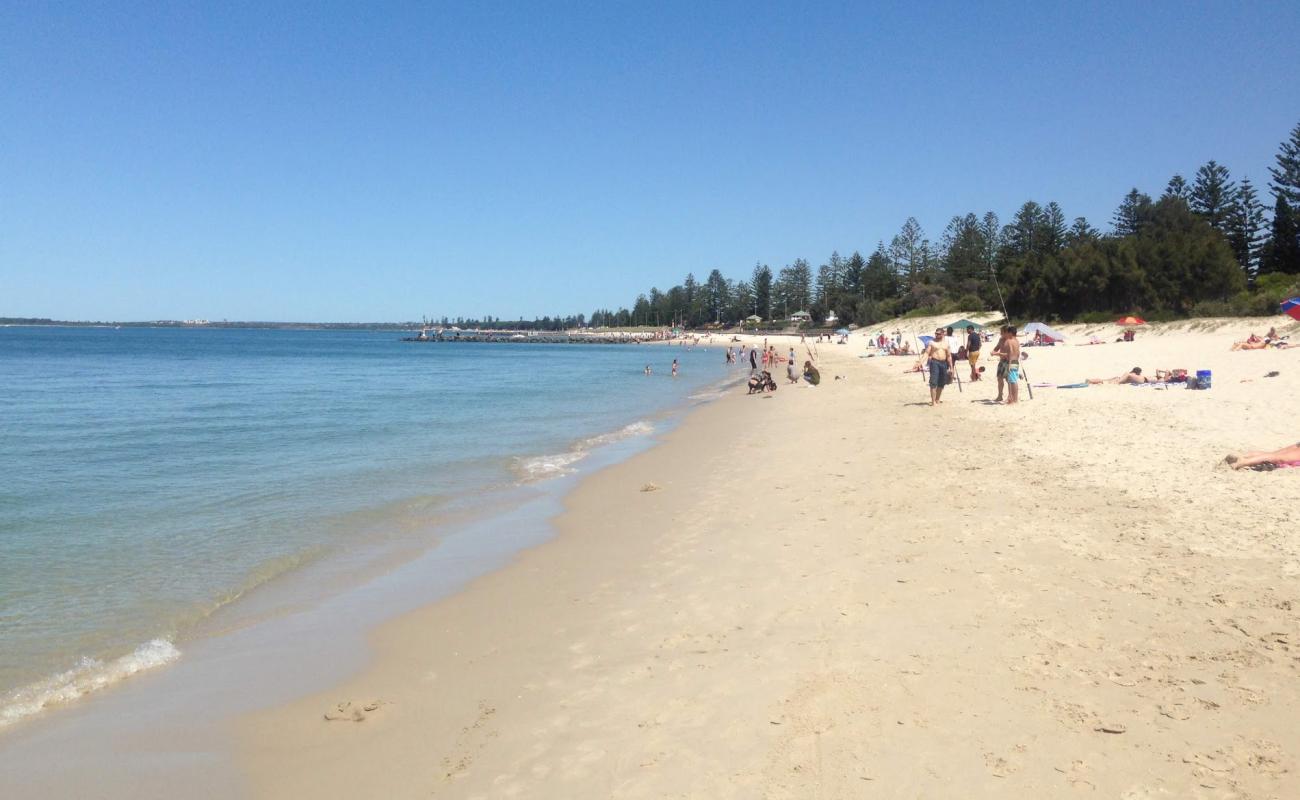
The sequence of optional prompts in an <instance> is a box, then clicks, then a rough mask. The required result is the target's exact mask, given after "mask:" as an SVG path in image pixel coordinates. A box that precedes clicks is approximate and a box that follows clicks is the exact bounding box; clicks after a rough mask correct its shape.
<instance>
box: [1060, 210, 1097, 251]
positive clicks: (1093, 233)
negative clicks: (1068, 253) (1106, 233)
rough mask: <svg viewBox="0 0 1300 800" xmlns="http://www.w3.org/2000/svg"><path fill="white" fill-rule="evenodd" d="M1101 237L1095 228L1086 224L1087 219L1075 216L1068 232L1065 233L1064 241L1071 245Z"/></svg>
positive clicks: (1093, 240)
mask: <svg viewBox="0 0 1300 800" xmlns="http://www.w3.org/2000/svg"><path fill="white" fill-rule="evenodd" d="M1099 238H1101V234H1099V233H1098V232H1097V229H1096V228H1094V227H1092V226H1091V225H1089V224H1088V220H1087V219H1085V218H1083V217H1075V218H1074V224H1073V225H1071V226H1070V232H1069V233H1068V234H1067V235H1066V241H1068V242H1069V244H1070V245H1071V246H1073V245H1076V244H1082V243H1083V242H1095V241H1097V240H1098V239H1099Z"/></svg>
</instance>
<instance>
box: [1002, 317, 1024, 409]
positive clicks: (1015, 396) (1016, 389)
mask: <svg viewBox="0 0 1300 800" xmlns="http://www.w3.org/2000/svg"><path fill="white" fill-rule="evenodd" d="M1006 348H1007V405H1011V404H1012V403H1019V402H1020V381H1021V380H1022V379H1023V376H1021V374H1020V339H1018V338H1016V326H1015V325H1008V326H1007V341H1006Z"/></svg>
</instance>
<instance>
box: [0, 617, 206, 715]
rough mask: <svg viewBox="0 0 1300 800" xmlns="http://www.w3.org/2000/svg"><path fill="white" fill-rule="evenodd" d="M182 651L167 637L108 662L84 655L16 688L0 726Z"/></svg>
mask: <svg viewBox="0 0 1300 800" xmlns="http://www.w3.org/2000/svg"><path fill="white" fill-rule="evenodd" d="M180 656H181V651H179V650H177V649H176V646H175V645H174V644H172V643H171V642H169V641H168V640H166V639H154V640H152V641H149V642H145V643H144V644H142V645H140V646H139V647H137V648H136V649H135V650H134V651H132V652H130V653H127V654H126V655H124V656H121V657H120V658H117V659H114V660H112V661H109V662H107V663H105V662H103V661H100V660H98V659H95V658H83V659H81V661H80V662H79V663H78V664H77V666H75V667H73V668H72V669H70V670H68V671H66V672H60V673H59V674H57V675H54V676H52V677H49V678H46V679H44V680H41V681H37V682H36V683H32V684H29V685H27V686H23V687H20V688H18V689H15V690H14V691H13V692H10V693H9V695H8V696H6V697H5V698H4V700H3V701H2V702H0V728H3V727H5V726H6V725H11V724H13V723H15V722H17V721H18V720H20V719H23V718H24V717H30V716H32V715H33V714H39V713H40V712H41V711H43V710H44V709H46V708H49V707H51V706H58V705H63V704H64V703H70V702H72V701H73V700H76V699H77V698H78V697H81V696H83V695H86V694H90V693H91V692H95V691H98V690H100V689H103V688H104V687H106V686H111V685H113V684H115V683H117V682H118V681H121V680H125V679H126V678H129V677H131V676H132V675H135V674H137V673H140V672H144V671H146V670H150V669H153V668H154V667H161V666H163V665H164V664H170V663H171V662H173V661H175V660H176V659H178V658H180Z"/></svg>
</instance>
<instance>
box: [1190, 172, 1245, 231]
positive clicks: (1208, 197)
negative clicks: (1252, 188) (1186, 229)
mask: <svg viewBox="0 0 1300 800" xmlns="http://www.w3.org/2000/svg"><path fill="white" fill-rule="evenodd" d="M1236 191H1237V189H1236V187H1235V186H1234V185H1233V183H1232V181H1231V180H1230V179H1229V176H1228V168H1227V167H1225V166H1223V165H1222V164H1219V163H1216V162H1215V161H1214V160H1213V159H1211V160H1210V161H1208V162H1207V163H1206V164H1205V165H1204V166H1202V167H1201V168H1200V169H1198V170H1197V171H1196V182H1195V183H1194V184H1192V197H1191V201H1190V205H1191V207H1192V211H1195V212H1196V213H1197V214H1198V215H1200V217H1201V218H1202V219H1204V220H1205V221H1206V222H1208V223H1210V227H1212V228H1214V229H1215V230H1216V231H1219V232H1223V231H1224V229H1225V228H1226V227H1227V221H1228V211H1229V209H1230V207H1231V205H1232V199H1233V197H1234V196H1235V195H1236Z"/></svg>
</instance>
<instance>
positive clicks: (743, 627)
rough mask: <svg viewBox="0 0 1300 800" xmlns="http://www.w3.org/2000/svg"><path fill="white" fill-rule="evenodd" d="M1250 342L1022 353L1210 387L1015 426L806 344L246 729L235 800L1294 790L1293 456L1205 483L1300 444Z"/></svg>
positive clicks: (893, 363) (971, 404)
mask: <svg viewBox="0 0 1300 800" xmlns="http://www.w3.org/2000/svg"><path fill="white" fill-rule="evenodd" d="M1266 322H1267V321H1266ZM1278 322H1280V321H1278ZM909 324H910V325H912V326H913V327H915V328H916V330H917V331H918V332H921V331H925V329H926V328H927V327H929V328H931V329H932V328H933V325H934V324H935V320H919V321H909ZM1249 325H1251V323H1248V322H1240V321H1238V322H1224V323H1223V324H1220V325H1217V326H1214V325H1208V326H1203V327H1201V328H1198V329H1195V330H1193V329H1192V326H1190V325H1187V324H1184V325H1183V326H1168V327H1163V326H1155V327H1153V329H1152V330H1150V331H1142V332H1141V333H1140V334H1139V337H1138V340H1137V341H1136V342H1134V343H1132V344H1116V343H1114V342H1111V343H1109V344H1106V345H1100V346H1075V345H1074V343H1073V342H1067V343H1066V344H1064V345H1061V346H1057V347H1051V348H1037V349H1033V350H1031V351H1030V357H1029V358H1028V359H1027V360H1026V361H1025V368H1026V371H1027V372H1028V375H1029V376H1030V378H1031V380H1032V381H1033V382H1050V383H1068V382H1075V381H1081V380H1083V379H1085V378H1087V377H1109V376H1112V375H1117V374H1120V373H1122V372H1124V371H1126V370H1127V369H1128V368H1129V367H1132V366H1134V365H1140V366H1143V367H1144V368H1145V369H1146V370H1147V371H1150V372H1154V370H1155V369H1156V368H1157V367H1159V368H1166V367H1181V368H1187V369H1189V370H1191V371H1193V372H1195V370H1197V369H1212V370H1213V373H1214V381H1215V382H1214V387H1213V389H1211V390H1210V391H1206V392H1197V391H1187V390H1184V389H1181V388H1180V389H1171V390H1163V389H1155V388H1150V387H1143V388H1135V387H1128V386H1092V387H1089V388H1087V389H1078V390H1066V389H1056V388H1048V387H1042V388H1037V389H1035V390H1034V392H1035V398H1034V399H1033V400H1032V401H1030V400H1028V397H1027V393H1025V394H1024V395H1022V399H1023V400H1024V402H1022V403H1021V404H1020V405H1019V406H1004V405H995V404H992V403H991V400H992V398H993V396H994V393H995V389H994V387H993V381H991V380H985V381H982V382H981V383H979V384H970V383H963V385H962V386H961V387H960V388H959V387H957V386H955V385H954V386H953V387H951V388H950V389H949V390H947V392H946V393H945V397H944V399H945V402H944V404H943V405H942V406H940V407H937V408H931V407H930V406H929V405H928V402H927V396H926V389H925V386H924V385H923V383H922V381H921V379H920V376H918V375H917V374H915V373H907V372H905V370H906V369H907V368H908V367H910V366H911V365H912V363H913V359H909V358H886V357H872V358H865V357H864V356H866V355H867V354H868V353H869V352H870V351H869V349H868V347H867V346H866V337H865V335H864V333H873V332H874V330H873V331H867V332H863V333H855V335H854V336H852V337H850V340H849V343H848V344H845V345H828V344H825V343H822V344H821V345H819V346H818V347H817V355H818V360H819V364H820V367H821V373H822V377H823V381H822V384H821V385H820V386H818V387H815V388H814V387H808V386H804V385H799V386H786V385H784V380H783V374H784V371H783V370H781V374H780V375H778V379H779V380H781V382H782V384H783V385H782V387H781V389H780V390H778V391H777V392H776V393H775V394H773V395H770V396H752V397H751V396H746V395H745V394H744V391H743V389H742V390H740V391H739V392H738V393H734V394H731V395H728V396H727V397H724V398H723V399H721V400H719V401H716V402H713V403H710V404H707V405H706V406H703V407H702V408H700V409H699V410H697V411H695V412H693V413H692V414H691V415H690V416H689V417H688V418H687V419H686V420H685V422H683V424H682V425H681V426H680V427H679V428H677V429H676V430H674V431H672V432H671V433H669V434H668V435H667V436H666V437H665V441H663V442H662V443H661V444H659V445H658V446H656V447H654V448H652V449H651V450H649V451H647V452H645V453H643V454H640V455H638V456H636V457H634V458H632V459H631V460H629V461H627V462H624V463H622V464H619V465H616V466H613V467H610V468H607V469H605V470H602V471H600V472H598V473H596V474H595V475H593V476H591V477H589V478H588V479H586V480H585V481H583V482H582V483H581V485H580V486H579V487H578V488H577V489H576V490H575V491H574V492H573V494H572V495H570V497H569V498H568V499H567V501H566V508H567V510H566V512H565V513H564V514H563V516H561V517H560V518H559V519H558V520H557V523H556V524H557V528H558V535H557V537H556V538H555V539H554V540H552V541H550V542H548V543H546V544H544V545H542V546H539V547H536V548H534V549H532V550H529V551H527V552H525V553H523V554H521V555H520V556H519V557H518V558H517V559H516V560H515V561H514V562H513V563H512V564H511V565H510V566H508V567H506V568H505V569H502V570H500V571H497V572H495V573H492V574H489V575H486V576H484V577H482V578H480V579H478V580H476V581H475V582H473V584H471V585H470V586H469V588H467V589H466V590H464V591H462V592H460V593H458V594H456V595H454V596H452V597H450V598H448V599H446V600H444V601H441V602H439V603H437V604H434V605H432V606H428V607H426V608H423V609H420V610H418V611H416V612H414V613H411V614H408V615H406V616H404V617H401V618H399V619H396V620H394V621H392V622H390V623H388V624H386V625H385V626H383V627H381V628H380V629H378V630H377V631H375V632H374V634H373V636H372V638H371V644H372V646H373V650H374V657H373V659H372V662H371V664H370V666H369V667H368V668H367V669H366V670H365V671H363V672H362V673H361V674H359V675H357V676H356V677H355V678H353V679H351V680H350V681H348V682H347V683H346V684H344V685H342V686H338V687H336V688H334V689H332V690H330V691H328V692H325V693H321V694H316V695H312V696H308V697H304V698H301V699H299V700H297V701H295V702H293V703H290V704H289V705H286V706H283V707H279V708H275V709H271V710H269V711H265V712H262V713H259V714H257V715H255V716H252V717H248V718H245V719H243V720H242V722H241V724H240V726H239V731H238V736H239V742H240V750H239V757H240V761H241V764H242V765H243V768H244V769H246V771H247V773H248V776H249V779H250V785H251V786H252V787H253V789H254V790H255V792H256V793H257V795H258V796H261V797H268V798H308V797H311V798H333V797H340V798H341V797H358V796H361V797H395V798H405V797H411V798H415V797H425V798H427V797H438V798H502V797H529V798H542V797H554V798H665V797H674V798H728V797H735V798H755V797H761V798H805V797H807V798H812V797H818V798H849V797H868V796H870V797H953V796H962V797H976V798H980V797H988V798H993V797H998V798H1003V797H1076V796H1088V795H1092V796H1099V797H1117V798H1118V797H1122V798H1157V797H1180V798H1273V797H1278V798H1281V797H1296V796H1300V775H1298V774H1297V769H1298V768H1300V764H1298V762H1297V757H1298V756H1300V725H1297V724H1296V721H1297V720H1300V680H1298V679H1300V535H1298V528H1300V526H1297V524H1296V523H1295V520H1294V517H1293V510H1294V509H1295V508H1296V507H1297V505H1298V504H1297V501H1300V470H1290V469H1283V470H1277V471H1274V472H1270V473H1256V472H1250V471H1241V472H1234V471H1231V470H1227V469H1225V468H1223V467H1222V466H1216V464H1217V463H1218V462H1219V461H1220V460H1221V459H1222V457H1223V455H1224V454H1225V453H1227V452H1229V451H1234V450H1241V449H1256V448H1268V449H1272V448H1275V447H1279V446H1282V445H1284V444H1290V443H1294V442H1295V441H1297V440H1300V431H1297V429H1296V419H1297V411H1300V403H1298V402H1297V399H1296V398H1297V396H1298V395H1297V392H1298V391H1300V349H1297V350H1294V351H1290V352H1287V351H1270V352H1242V353H1230V352H1228V346H1229V345H1230V343H1231V341H1232V340H1233V339H1234V338H1240V336H1241V335H1242V334H1241V332H1242V331H1243V330H1244V329H1245V328H1246V327H1247V326H1249ZM884 327H885V328H887V329H890V330H892V328H889V326H888V325H886V326H884ZM1254 327H1255V328H1260V325H1259V323H1258V322H1255V323H1254ZM1293 329H1294V326H1293V327H1292V330H1293ZM1087 330H1089V329H1086V328H1083V327H1082V326H1080V327H1078V328H1071V329H1068V330H1067V334H1068V335H1070V336H1071V338H1072V339H1074V338H1076V337H1080V336H1082V340H1083V341H1086V331H1087ZM1098 330H1100V329H1098ZM1261 330H1262V329H1261ZM1105 333H1106V334H1107V335H1108V336H1110V337H1111V338H1113V334H1114V333H1115V329H1114V328H1113V327H1111V328H1109V329H1106V330H1105ZM716 341H718V342H720V341H721V339H718V340H716ZM789 341H791V340H789V339H784V340H783V339H780V338H777V337H772V343H773V344H777V346H778V349H779V351H781V352H785V351H786V349H787V348H788V342H789ZM804 347H805V346H804V345H800V346H799V350H800V357H801V358H802V357H803V356H804ZM719 357H721V355H719ZM958 369H959V370H961V371H962V378H963V380H964V381H965V379H966V378H967V377H968V376H967V374H966V372H965V369H966V366H965V365H964V364H959V366H958ZM1270 371H1277V372H1278V373H1279V374H1278V375H1277V376H1276V377H1273V378H1265V377H1263V376H1264V375H1265V374H1266V373H1267V372H1270ZM774 372H776V371H774ZM837 377H840V378H842V379H839V380H837Z"/></svg>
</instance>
